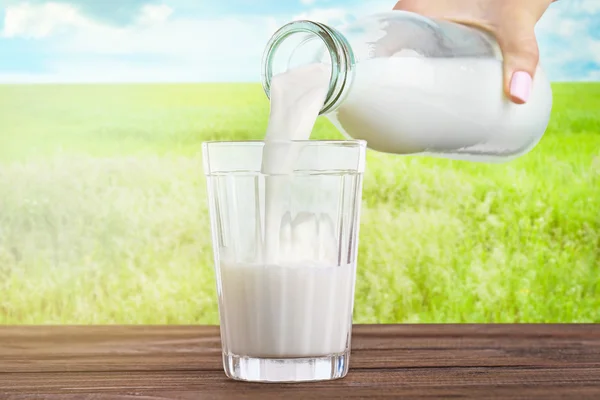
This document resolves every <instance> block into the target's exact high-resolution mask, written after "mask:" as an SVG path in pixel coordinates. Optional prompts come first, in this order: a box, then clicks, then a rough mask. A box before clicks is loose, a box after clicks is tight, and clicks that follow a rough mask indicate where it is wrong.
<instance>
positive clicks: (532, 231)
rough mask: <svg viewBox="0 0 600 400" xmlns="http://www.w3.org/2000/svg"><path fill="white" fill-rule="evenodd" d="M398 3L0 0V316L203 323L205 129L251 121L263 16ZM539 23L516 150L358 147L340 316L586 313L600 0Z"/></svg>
mask: <svg viewBox="0 0 600 400" xmlns="http://www.w3.org/2000/svg"><path fill="white" fill-rule="evenodd" d="M393 5H394V1H393V0H390V1H387V0H386V1H381V0H376V1H359V0H345V1H341V0H300V1H296V0H293V1H285V2H284V1H276V0H264V1H245V0H228V1H219V2H218V1H210V2H209V1H191V0H164V1H161V0H158V1H153V0H130V1H117V0H112V1H93V0H88V1H85V0H30V1H27V2H26V1H20V0H19V1H17V0H2V1H0V82H1V83H2V84H1V85H0V323H4V324H15V323H24V324H42V323H69V324H88V323H149V324H154V323H169V324H175V323H177V324H179V323H186V324H194V323H203V324H216V323H218V314H217V305H216V293H215V280H214V272H213V265H212V251H211V247H210V233H209V223H208V215H207V205H206V192H205V186H204V184H205V182H204V177H203V174H202V164H201V155H200V147H201V143H202V142H203V141H205V140H243V139H261V138H262V137H263V134H264V132H265V127H266V122H267V115H268V110H269V106H268V102H267V99H266V97H265V95H264V94H263V92H262V89H261V87H260V85H259V84H258V83H257V82H258V81H259V76H260V70H259V66H260V57H261V54H262V51H263V46H264V45H265V43H266V41H267V40H268V38H269V37H270V35H271V34H272V33H273V32H274V31H275V30H276V29H277V28H278V27H279V26H281V25H282V24H284V23H286V22H288V21H290V20H292V19H299V18H309V19H314V20H317V21H321V22H326V23H330V24H333V25H334V26H335V25H337V24H340V23H343V22H345V21H349V20H352V19H353V18H356V17H359V16H360V15H363V14H367V13H371V12H376V11H380V10H387V9H391V8H392V7H393ZM537 31H538V35H539V41H540V47H541V53H542V63H543V66H544V68H545V69H546V71H547V72H548V74H549V76H550V78H551V79H552V80H553V81H554V84H553V85H554V104H555V105H554V111H553V115H552V120H551V122H550V126H549V129H548V131H547V134H546V135H545V137H544V138H543V140H542V142H541V143H540V145H539V146H538V147H537V148H535V149H534V150H533V151H532V152H531V153H530V154H528V155H527V156H525V157H523V158H520V159H518V160H516V161H513V162H510V163H507V164H500V165H491V164H490V165H488V164H475V163H467V162H459V161H449V160H442V159H426V158H421V157H398V156H390V155H384V154H378V153H375V152H369V154H368V172H367V174H366V177H365V187H364V203H363V214H362V215H363V219H362V228H361V242H360V243H361V248H360V255H359V266H358V280H357V289H356V303H355V304H356V306H355V321H356V322H360V323H364V322H381V323H392V322H600V84H599V83H598V82H597V81H599V80H600V1H598V0H568V1H561V2H558V3H556V4H554V5H553V6H552V7H551V9H550V11H548V13H547V14H546V15H545V16H544V18H543V19H542V21H541V22H540V23H539V24H538V27H537ZM314 137H315V138H340V137H341V136H340V134H339V133H338V132H337V131H336V130H335V129H334V128H333V126H331V125H330V124H329V123H328V122H327V121H325V120H324V119H321V120H320V121H319V123H318V124H317V127H316V130H315V133H314Z"/></svg>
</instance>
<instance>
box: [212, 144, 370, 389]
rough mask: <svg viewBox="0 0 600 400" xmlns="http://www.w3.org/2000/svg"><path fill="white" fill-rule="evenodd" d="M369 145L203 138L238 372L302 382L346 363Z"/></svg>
mask: <svg viewBox="0 0 600 400" xmlns="http://www.w3.org/2000/svg"><path fill="white" fill-rule="evenodd" d="M365 148H366V147H365V142H364V141H316V140H310V141H294V142H282V143H269V144H267V145H265V143H264V142H258V141H257V142H252V141H246V142H208V143H204V144H203V159H204V170H205V174H206V179H207V188H208V200H209V212H210V220H211V233H212V243H213V251H214V262H215V271H216V280H217V293H218V297H219V315H220V323H221V341H222V350H223V366H224V369H225V373H226V374H227V376H228V377H230V378H232V379H236V380H244V381H255V382H301V381H317V380H329V379H336V378H342V377H344V376H345V375H346V373H347V372H348V362H349V357H350V337H351V329H352V311H353V305H354V283H355V276H356V259H357V250H358V232H359V222H360V208H361V197H362V178H363V172H364V167H365ZM263 158H264V159H265V162H263ZM267 161H268V162H267ZM269 162H270V163H271V164H272V165H271V167H269V168H267V167H266V165H267V164H269ZM273 165H275V166H276V168H274V167H273Z"/></svg>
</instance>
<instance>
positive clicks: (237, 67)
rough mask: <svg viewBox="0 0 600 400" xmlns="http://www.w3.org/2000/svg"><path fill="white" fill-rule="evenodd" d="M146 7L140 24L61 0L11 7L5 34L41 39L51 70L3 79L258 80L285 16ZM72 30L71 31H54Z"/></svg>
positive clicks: (102, 80) (140, 15)
mask: <svg viewBox="0 0 600 400" xmlns="http://www.w3.org/2000/svg"><path fill="white" fill-rule="evenodd" d="M172 12H173V10H172V9H171V8H170V7H168V6H166V5H147V6H145V7H143V8H142V9H141V13H140V14H139V16H138V18H137V19H136V23H135V24H133V25H131V26H123V27H118V26H113V25H107V24H101V23H98V22H96V21H94V20H92V19H90V18H88V17H87V16H86V15H85V14H82V13H81V12H80V11H78V9H76V8H74V7H72V6H68V5H64V4H57V3H48V4H40V5H18V6H10V7H9V8H8V12H7V19H8V22H9V23H8V24H7V25H6V26H5V28H6V29H5V31H4V34H5V36H8V37H34V38H38V39H40V40H44V47H45V49H46V52H47V54H52V57H51V59H49V60H47V61H46V66H47V68H48V70H49V71H48V72H47V73H44V74H39V75H36V74H11V75H8V74H4V75H0V81H2V82H10V81H12V82H14V81H15V79H16V80H17V81H19V82H23V81H26V82H36V81H39V82H57V81H65V82H147V81H170V82H185V81H222V80H224V81H228V80H229V81H231V80H233V81H235V80H241V81H250V80H254V81H257V80H259V79H260V63H261V57H262V52H263V50H264V46H265V44H266V43H267V41H268V39H269V38H270V36H271V35H272V34H273V33H274V32H275V31H276V30H277V29H278V28H279V27H280V26H281V25H282V24H283V23H285V22H286V21H285V20H281V21H278V20H277V19H276V18H273V17H268V16H264V17H261V16H255V17H245V18H236V17H223V18H217V19H199V18H196V19H193V18H178V19H177V18H170V16H171V14H172ZM66 29H69V32H68V35H67V34H65V35H55V34H59V33H62V32H64V31H65V30H66Z"/></svg>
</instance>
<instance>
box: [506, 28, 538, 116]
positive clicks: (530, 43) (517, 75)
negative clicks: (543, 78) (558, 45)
mask: <svg viewBox="0 0 600 400" xmlns="http://www.w3.org/2000/svg"><path fill="white" fill-rule="evenodd" d="M521 22H523V23H522V24H516V23H514V22H513V23H511V26H507V27H506V30H504V31H501V32H498V35H497V38H498V44H499V45H500V49H501V50H502V55H503V58H504V92H505V93H506V95H507V96H508V97H509V98H510V99H511V100H512V101H513V102H515V103H517V104H523V103H526V102H527V100H529V97H530V95H531V90H532V87H533V78H534V76H535V70H536V68H537V65H538V62H539V57H540V55H539V49H538V45H537V39H536V37H535V32H534V26H535V21H533V22H531V23H528V22H529V21H521ZM519 26H522V27H523V28H521V29H519Z"/></svg>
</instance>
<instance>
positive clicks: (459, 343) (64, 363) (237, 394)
mask: <svg viewBox="0 0 600 400" xmlns="http://www.w3.org/2000/svg"><path fill="white" fill-rule="evenodd" d="M350 365H351V371H350V373H349V374H348V376H347V377H346V378H344V379H342V380H337V381H330V382H320V383H312V384H287V385H276V384H255V383H252V384H250V383H242V382H234V381H231V380H228V379H227V378H226V377H225V375H224V373H223V370H222V367H221V357H220V343H219V330H218V327H203V326H190V327H181V326H171V327H160V326H156V327H155V326H125V327H122V326H112V327H111V326H102V327H97V326H96V327H0V399H23V400H25V399H80V398H81V399H83V398H85V399H95V400H98V399H250V398H256V399H278V398H285V399H290V398H298V399H300V398H313V399H317V398H319V399H320V398H339V399H347V398H371V399H372V398H384V397H385V398H390V399H399V398H403V399H418V398H427V399H433V398H475V399H484V398H503V399H507V398H522V399H535V398H539V399H550V398H566V399H575V400H579V399H586V398H589V399H600V325H558V326H557V325H362V326H361V325H358V326H355V327H354V330H353V346H352V358H351V361H350ZM284 396H285V397H284Z"/></svg>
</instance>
